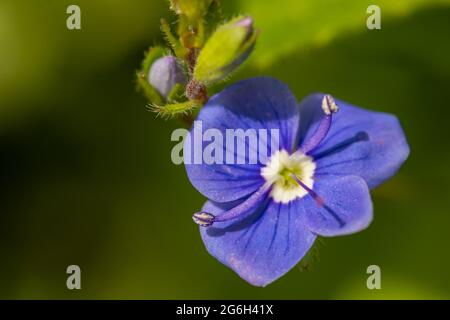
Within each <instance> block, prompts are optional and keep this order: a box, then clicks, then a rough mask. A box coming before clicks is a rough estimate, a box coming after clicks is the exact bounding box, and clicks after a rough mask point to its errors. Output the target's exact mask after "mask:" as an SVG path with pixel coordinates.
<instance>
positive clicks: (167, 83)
mask: <svg viewBox="0 0 450 320" xmlns="http://www.w3.org/2000/svg"><path fill="white" fill-rule="evenodd" d="M148 82H149V83H150V84H151V85H152V87H153V88H155V89H156V90H157V91H158V92H159V93H160V94H161V95H162V96H163V97H164V98H167V97H168V95H169V94H170V93H171V91H172V89H173V88H174V86H175V85H176V84H177V83H179V84H183V85H185V84H186V82H187V80H186V75H185V74H184V72H183V68H182V66H181V65H180V63H179V62H178V60H177V58H175V57H174V56H164V57H161V58H159V59H157V60H155V62H153V64H152V66H151V68H150V70H149V73H148Z"/></svg>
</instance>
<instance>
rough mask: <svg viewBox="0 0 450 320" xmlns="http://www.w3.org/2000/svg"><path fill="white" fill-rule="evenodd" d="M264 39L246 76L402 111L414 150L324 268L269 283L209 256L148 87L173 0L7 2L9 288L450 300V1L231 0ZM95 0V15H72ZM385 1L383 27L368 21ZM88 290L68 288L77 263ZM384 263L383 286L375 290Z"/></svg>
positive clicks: (5, 237) (4, 144) (331, 244)
mask: <svg viewBox="0 0 450 320" xmlns="http://www.w3.org/2000/svg"><path fill="white" fill-rule="evenodd" d="M222 3H223V5H224V12H225V14H226V15H227V16H231V15H232V14H236V13H247V14H251V15H252V16H253V17H254V18H255V22H256V26H258V27H259V28H260V29H261V36H260V39H259V42H258V47H257V49H256V51H255V52H254V54H253V55H252V56H251V58H250V60H249V62H248V63H247V64H246V65H245V67H244V68H243V69H242V70H241V72H239V73H238V74H237V75H236V76H235V77H234V78H233V79H232V81H236V80H238V79H239V78H246V77H249V76H255V75H271V76H275V77H277V78H279V79H281V80H283V81H285V82H286V83H288V84H289V86H290V87H291V88H292V90H293V91H294V92H295V94H296V96H297V97H298V99H299V100H300V99H301V98H302V97H303V96H305V95H306V94H308V93H310V92H313V91H322V92H329V93H331V94H333V95H335V96H336V97H339V98H340V99H343V100H347V101H349V102H352V103H354V104H356V105H360V106H364V107H366V108H370V109H374V110H379V111H386V112H390V113H395V114H396V115H397V116H398V117H399V118H400V119H401V121H402V124H403V127H404V129H405V131H406V134H407V137H408V140H409V143H410V146H411V155H410V158H409V160H408V161H407V162H406V164H405V165H404V167H403V168H402V169H401V171H400V172H399V174H398V175H397V176H395V177H394V178H393V179H392V180H390V181H389V182H387V183H386V184H384V185H383V186H381V187H379V188H378V189H376V190H374V192H373V199H374V205H375V220H374V222H373V223H372V225H371V227H370V228H369V229H367V230H366V231H364V232H361V233H358V234H355V235H352V236H347V237H339V238H329V239H324V240H323V241H322V244H321V245H320V260H319V261H318V262H316V263H314V265H313V266H312V270H311V271H303V272H302V271H301V270H300V268H294V269H293V270H292V271H290V272H289V273H288V274H287V275H286V276H284V277H282V278H281V279H279V280H278V281H276V282H275V283H273V284H272V285H270V286H268V287H266V288H254V287H252V286H250V285H248V284H247V283H246V282H244V281H243V280H241V279H240V278H239V277H238V276H236V275H235V274H234V273H233V272H232V271H231V270H229V269H228V268H226V267H224V266H222V265H221V264H220V263H219V262H217V261H216V260H215V259H214V258H212V257H211V256H209V255H208V253H207V252H206V250H205V249H204V247H203V244H202V242H201V240H200V236H199V233H198V230H197V227H196V226H195V225H194V223H193V222H192V220H191V214H192V213H193V212H195V211H196V210H197V209H199V208H200V207H201V205H202V203H203V202H204V200H205V199H204V198H203V197H202V196H201V195H200V194H199V193H198V192H196V190H195V189H194V188H193V187H192V186H191V185H190V183H189V182H188V180H187V177H186V174H185V170H184V167H183V166H175V165H173V164H172V163H171V161H170V150H171V148H172V146H173V145H174V143H172V142H171V141H170V134H171V132H172V130H174V129H175V128H177V127H179V126H180V124H179V123H177V122H176V121H163V120H161V119H155V118H154V115H153V114H151V113H149V112H148V111H147V109H146V108H145V100H144V99H143V98H142V97H141V96H140V95H139V94H137V93H136V92H135V90H134V80H133V76H134V72H135V70H136V68H138V66H139V64H140V61H141V59H142V58H143V52H144V51H145V50H146V49H147V48H148V46H150V45H152V44H156V43H159V42H161V41H162V40H161V37H160V33H159V19H160V18H161V17H163V16H166V17H172V18H173V16H172V15H171V13H169V12H168V6H167V3H166V1H163V0H159V1H157V0H154V1H151V0H128V1H119V0H95V1H93V0H84V1H81V0H80V1H65V0H45V1H44V0H29V1H23V0H19V1H17V0H15V1H12V0H2V1H1V2H0V190H1V192H0V254H1V255H0V298H7V299H16V298H42V299H47V298H61V299H63V298H64V299H92V298H100V299H107V298H113V299H116V298H127V299H133V298H135V299H153V298H158V299H170V298H179V299H187V298H191V299H196V298H199V299H214V298H227V299H234V298H236V299H240V298H254V299H259V298H270V299H282V298H288V299H301V298H323V299H334V298H340V299H347V298H351V299H390V298H406V299H409V298H424V299H429V298H450V254H449V252H450V249H449V247H450V196H449V195H450V185H449V182H448V181H449V180H450V170H449V167H448V166H449V165H448V164H449V163H450V148H449V147H450V142H449V137H450V135H449V132H448V124H447V121H448V117H449V115H450V107H449V101H450V41H449V34H450V2H449V1H434V0H426V1H425V0H423V1H420V0H396V1H392V0H384V1H366V0H354V1H350V0H346V1H344V0H280V1H273V0H247V1H245V0H242V1H237V0H236V1H231V0H226V1H222ZM69 4H78V5H79V6H80V7H81V25H82V29H81V30H78V31H69V30H67V28H66V18H67V16H68V15H67V14H66V8H67V6H68V5H69ZM369 4H378V5H379V6H380V7H381V13H382V29H381V30H368V29H367V28H366V18H367V17H368V14H367V13H366V9H367V7H368V5H369ZM70 264H77V265H79V266H80V267H81V270H82V281H81V285H82V289H81V290H79V291H77V290H73V291H69V290H68V289H67V288H66V277H67V275H66V272H65V271H66V267H67V266H68V265H70ZM371 264H377V265H379V266H380V267H381V271H382V289H381V290H373V291H370V290H368V289H367V288H366V279H367V276H368V275H367V274H366V268H367V266H369V265H371Z"/></svg>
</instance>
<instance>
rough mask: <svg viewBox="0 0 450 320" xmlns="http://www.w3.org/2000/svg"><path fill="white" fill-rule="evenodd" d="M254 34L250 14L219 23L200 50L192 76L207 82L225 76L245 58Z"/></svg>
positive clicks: (255, 34)
mask: <svg viewBox="0 0 450 320" xmlns="http://www.w3.org/2000/svg"><path fill="white" fill-rule="evenodd" d="M257 37H258V32H255V30H254V29H253V19H252V18H251V17H243V16H240V17H237V18H235V19H233V20H231V21H230V22H228V23H226V24H223V25H221V26H220V27H219V28H218V29H217V30H216V31H215V32H214V33H213V35H212V36H211V37H210V38H209V39H208V41H207V42H206V44H205V46H204V47H203V49H202V51H201V52H200V55H199V56H198V59H197V64H196V66H195V69H194V78H195V79H196V80H197V81H199V82H202V83H209V84H210V83H213V82H216V81H219V80H222V79H223V78H225V77H227V76H228V75H229V74H230V73H231V72H233V71H234V70H236V69H237V68H238V67H239V66H240V65H241V64H242V63H243V62H244V61H245V60H246V59H247V57H248V56H249V55H250V53H251V52H252V50H253V47H254V45H255V42H256V38H257Z"/></svg>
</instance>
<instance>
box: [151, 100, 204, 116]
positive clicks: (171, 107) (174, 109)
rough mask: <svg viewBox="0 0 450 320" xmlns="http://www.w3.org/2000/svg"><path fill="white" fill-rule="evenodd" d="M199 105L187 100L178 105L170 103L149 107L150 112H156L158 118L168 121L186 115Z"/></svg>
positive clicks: (199, 104)
mask: <svg viewBox="0 0 450 320" xmlns="http://www.w3.org/2000/svg"><path fill="white" fill-rule="evenodd" d="M200 106H201V103H199V102H198V101H194V100H189V101H185V102H179V103H171V104H166V105H157V104H152V105H150V106H149V107H150V110H151V111H153V112H156V113H157V114H158V116H160V117H162V118H165V119H168V118H172V117H174V116H177V115H182V114H188V113H190V112H192V111H193V110H194V109H195V108H197V107H200Z"/></svg>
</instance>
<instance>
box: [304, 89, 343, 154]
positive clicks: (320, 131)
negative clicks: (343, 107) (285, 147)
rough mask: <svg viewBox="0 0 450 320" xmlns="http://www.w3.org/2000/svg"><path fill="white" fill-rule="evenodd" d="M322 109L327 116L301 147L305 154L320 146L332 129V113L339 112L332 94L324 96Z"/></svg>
mask: <svg viewBox="0 0 450 320" xmlns="http://www.w3.org/2000/svg"><path fill="white" fill-rule="evenodd" d="M322 110H323V112H324V113H325V117H323V119H322V120H320V123H319V126H318V127H317V129H316V132H314V134H313V136H312V137H311V138H310V139H309V140H308V141H306V142H305V143H304V144H303V145H302V147H301V151H302V152H303V153H305V154H307V153H308V152H311V151H312V150H313V149H315V148H316V147H317V146H319V145H320V143H321V142H322V141H323V139H325V137H326V136H327V134H328V131H329V130H330V127H331V120H332V114H333V113H335V112H338V110H339V108H338V106H337V105H336V102H335V101H334V99H333V97H332V96H330V95H328V94H327V95H325V96H324V97H323V99H322Z"/></svg>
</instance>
